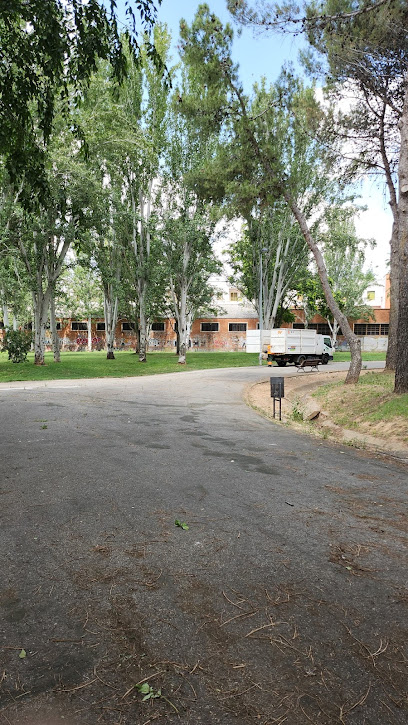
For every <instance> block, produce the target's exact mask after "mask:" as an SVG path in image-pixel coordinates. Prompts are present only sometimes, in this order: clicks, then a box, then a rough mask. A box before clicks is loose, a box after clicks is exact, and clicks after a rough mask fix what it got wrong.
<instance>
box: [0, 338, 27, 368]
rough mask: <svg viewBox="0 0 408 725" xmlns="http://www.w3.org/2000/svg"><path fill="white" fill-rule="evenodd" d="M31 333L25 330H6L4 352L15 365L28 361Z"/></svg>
mask: <svg viewBox="0 0 408 725" xmlns="http://www.w3.org/2000/svg"><path fill="white" fill-rule="evenodd" d="M31 343H32V337H31V333H30V332H27V331H25V330H6V333H5V335H4V340H3V347H2V352H7V353H8V359H9V360H11V361H12V362H13V363H21V362H25V361H26V360H27V354H28V352H29V350H30V348H31Z"/></svg>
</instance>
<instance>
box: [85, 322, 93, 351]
mask: <svg viewBox="0 0 408 725" xmlns="http://www.w3.org/2000/svg"><path fill="white" fill-rule="evenodd" d="M86 328H87V336H88V343H87V350H88V352H92V317H88V319H87V321H86Z"/></svg>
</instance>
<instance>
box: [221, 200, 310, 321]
mask: <svg viewBox="0 0 408 725" xmlns="http://www.w3.org/2000/svg"><path fill="white" fill-rule="evenodd" d="M228 251H229V255H230V260H229V261H230V264H231V266H232V269H233V275H232V277H231V282H233V283H234V284H235V285H236V286H237V287H238V288H239V289H240V290H241V292H242V293H243V294H244V295H245V297H246V298H247V299H249V300H251V301H252V303H253V304H254V305H255V307H256V308H257V309H258V307H259V288H260V272H261V264H260V262H261V255H262V297H263V304H262V310H263V327H264V329H271V328H273V327H280V325H281V323H282V322H283V321H285V322H291V321H293V319H294V318H293V315H292V314H291V313H290V311H289V310H288V309H287V306H288V305H287V300H288V295H290V294H293V293H294V292H295V291H296V290H297V289H298V288H299V284H300V283H301V281H302V280H303V278H304V277H305V275H306V274H307V265H308V263H309V254H308V249H307V245H306V243H305V240H304V239H303V236H302V234H301V233H300V230H299V227H298V225H297V224H295V222H294V219H293V218H292V217H291V214H290V213H289V212H288V211H287V209H286V208H284V207H283V206H282V205H281V204H275V205H270V206H267V207H266V208H265V209H263V210H259V209H257V208H256V206H255V205H254V208H253V210H252V212H251V214H250V215H248V218H247V222H246V227H245V229H244V233H243V235H242V237H241V238H240V239H238V240H237V241H236V242H234V243H233V244H231V245H230V246H229V248H228ZM285 303H286V304H285Z"/></svg>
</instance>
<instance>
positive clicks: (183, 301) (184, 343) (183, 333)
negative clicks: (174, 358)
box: [177, 285, 189, 365]
mask: <svg viewBox="0 0 408 725" xmlns="http://www.w3.org/2000/svg"><path fill="white" fill-rule="evenodd" d="M177 322H178V325H177V327H178V329H179V335H180V337H179V359H178V362H179V365H185V364H186V355H187V349H188V332H189V330H188V324H187V288H186V285H183V287H182V289H181V294H180V304H179V317H178V320H177Z"/></svg>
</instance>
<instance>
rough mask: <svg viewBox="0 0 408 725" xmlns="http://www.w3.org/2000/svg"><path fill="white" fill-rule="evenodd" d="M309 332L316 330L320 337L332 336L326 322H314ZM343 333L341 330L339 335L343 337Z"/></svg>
mask: <svg viewBox="0 0 408 725" xmlns="http://www.w3.org/2000/svg"><path fill="white" fill-rule="evenodd" d="M308 329H309V330H316V332H317V334H318V335H330V327H329V326H328V324H327V323H326V322H312V323H311V324H310V325H309V327H308ZM341 334H342V332H341V330H339V335H341Z"/></svg>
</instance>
